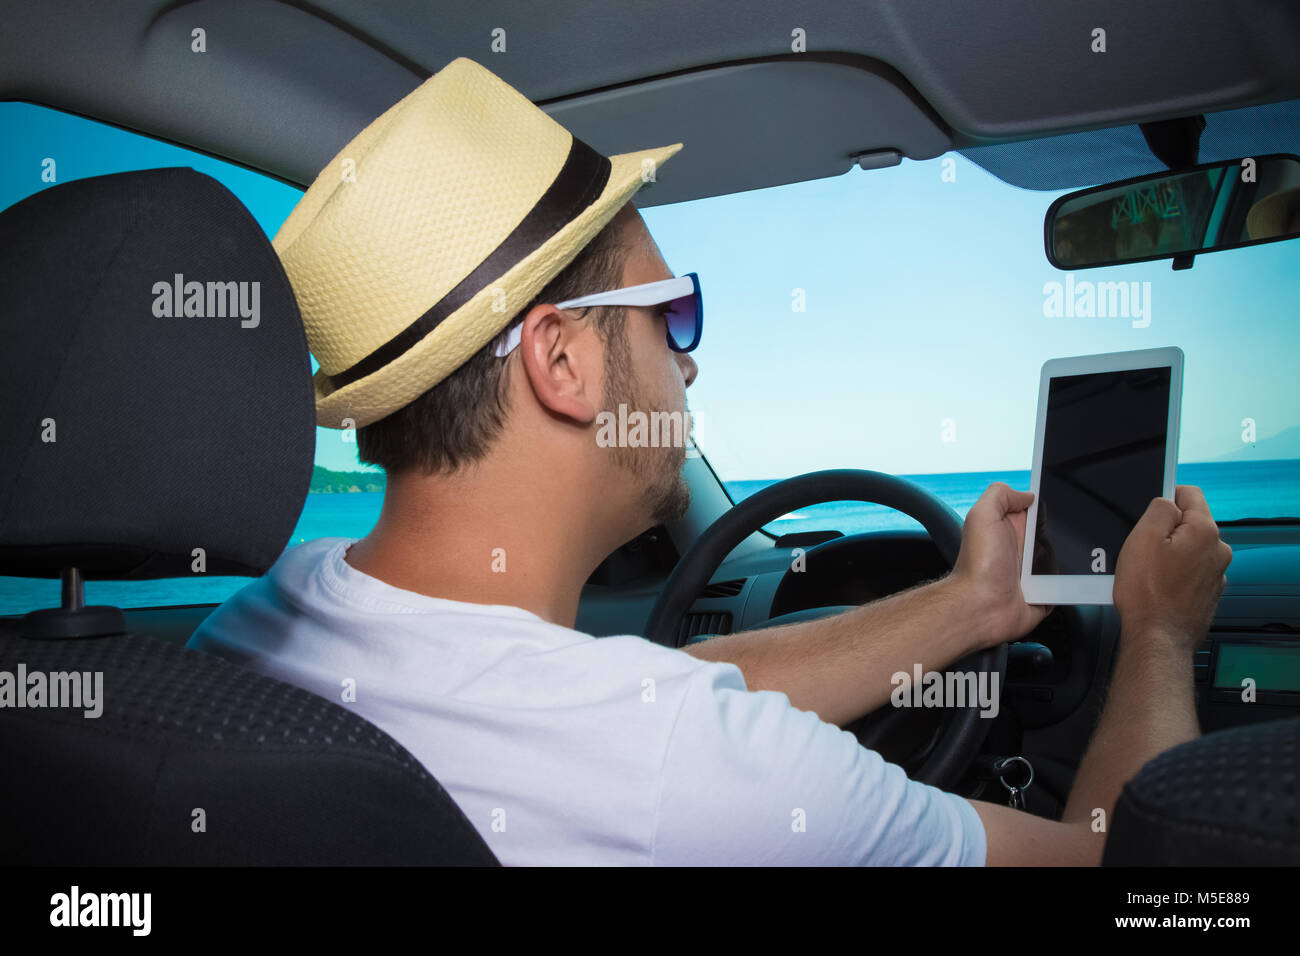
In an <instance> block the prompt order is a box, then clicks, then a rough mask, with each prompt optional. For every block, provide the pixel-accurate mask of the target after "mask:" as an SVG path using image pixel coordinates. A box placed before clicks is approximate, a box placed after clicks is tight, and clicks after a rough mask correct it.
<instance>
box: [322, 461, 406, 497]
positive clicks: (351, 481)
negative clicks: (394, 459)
mask: <svg viewBox="0 0 1300 956" xmlns="http://www.w3.org/2000/svg"><path fill="white" fill-rule="evenodd" d="M386 478H387V476H386V475H385V474H384V473H383V472H382V471H331V470H330V469H329V468H322V467H321V466H320V465H316V466H315V467H313V468H312V470H311V490H312V491H313V492H316V493H317V494H322V493H323V494H343V493H346V492H350V491H383V490H384V487H385V485H386Z"/></svg>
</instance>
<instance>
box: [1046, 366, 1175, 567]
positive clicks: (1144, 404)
mask: <svg viewBox="0 0 1300 956" xmlns="http://www.w3.org/2000/svg"><path fill="white" fill-rule="evenodd" d="M1169 372H1170V369H1169V366H1167V365H1166V366H1162V367H1159V368H1142V369H1125V370H1124V371H1119V372H1091V373H1088V374H1086V375H1065V376H1061V377H1054V378H1052V379H1050V380H1049V383H1048V393H1047V421H1046V424H1045V425H1044V431H1043V463H1042V471H1041V479H1040V484H1039V490H1038V531H1037V536H1036V537H1035V540H1034V558H1033V573H1034V574H1114V573H1115V559H1116V558H1117V557H1119V549H1120V547H1121V546H1123V544H1124V539H1125V538H1127V537H1128V534H1129V532H1130V531H1132V530H1133V526H1134V525H1135V524H1137V521H1138V519H1139V518H1140V517H1142V513H1143V512H1144V511H1146V509H1147V505H1149V504H1150V503H1151V499H1152V498H1158V497H1159V496H1160V495H1161V494H1163V493H1164V473H1165V446H1166V437H1167V435H1166V431H1167V429H1168V422H1169Z"/></svg>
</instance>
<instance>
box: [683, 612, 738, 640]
mask: <svg viewBox="0 0 1300 956" xmlns="http://www.w3.org/2000/svg"><path fill="white" fill-rule="evenodd" d="M730 633H731V612H730V611H716V612H713V611H691V612H690V613H689V614H686V615H684V616H683V617H682V620H681V623H680V624H678V625H677V646H678V647H681V646H682V645H683V644H686V643H688V642H689V641H692V640H694V639H696V638H703V637H715V636H717V635H719V634H730Z"/></svg>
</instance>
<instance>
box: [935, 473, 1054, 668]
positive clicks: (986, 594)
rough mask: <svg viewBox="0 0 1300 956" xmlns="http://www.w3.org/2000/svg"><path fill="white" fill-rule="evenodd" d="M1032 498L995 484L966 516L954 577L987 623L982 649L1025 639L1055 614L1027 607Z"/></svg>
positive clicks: (1029, 494)
mask: <svg viewBox="0 0 1300 956" xmlns="http://www.w3.org/2000/svg"><path fill="white" fill-rule="evenodd" d="M1033 500H1034V496H1033V494H1032V493H1030V492H1028V491H1016V490H1014V489H1013V488H1011V487H1010V486H1008V485H1007V484H1006V483H1004V482H1001V481H995V482H994V483H993V484H991V485H989V486H988V488H987V489H985V491H984V494H982V495H980V498H979V501H977V502H975V504H974V505H972V506H971V509H970V511H969V512H967V513H966V524H965V526H964V527H963V529H962V539H961V553H960V554H958V556H957V564H956V566H955V567H954V568H953V571H952V574H951V575H950V578H951V579H952V581H953V583H954V584H955V585H956V586H957V587H958V589H959V590H960V591H963V592H964V593H965V594H967V595H968V596H969V600H970V603H971V606H972V607H974V608H979V609H982V610H981V611H980V612H977V613H982V614H983V615H985V617H986V619H987V621H988V624H989V626H988V628H987V630H986V632H985V640H984V642H983V646H987V647H992V646H994V645H996V644H1001V643H1002V642H1003V641H1013V640H1015V639H1016V638H1019V637H1023V636H1024V635H1026V634H1028V633H1029V632H1030V631H1032V630H1033V629H1034V628H1035V627H1037V626H1038V623H1039V622H1040V621H1042V619H1043V618H1045V617H1046V616H1047V613H1048V612H1049V611H1050V610H1051V608H1050V607H1047V606H1044V605H1039V604H1026V603H1025V597H1024V594H1022V593H1021V591H1020V558H1021V555H1022V554H1023V553H1024V548H1025V519H1026V517H1027V514H1028V509H1029V505H1030V503H1032V502H1033Z"/></svg>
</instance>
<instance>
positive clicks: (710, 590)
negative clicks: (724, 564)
mask: <svg viewBox="0 0 1300 956" xmlns="http://www.w3.org/2000/svg"><path fill="white" fill-rule="evenodd" d="M743 590H745V579H744V578H741V579H740V580H738V581H715V582H714V583H713V584H710V585H709V586H708V587H706V588H705V589H704V590H703V591H701V592H700V597H702V598H720V597H735V596H736V595H737V594H739V593H740V592H741V591H743Z"/></svg>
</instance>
